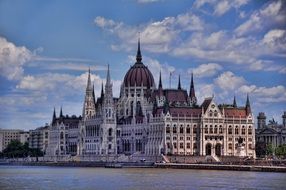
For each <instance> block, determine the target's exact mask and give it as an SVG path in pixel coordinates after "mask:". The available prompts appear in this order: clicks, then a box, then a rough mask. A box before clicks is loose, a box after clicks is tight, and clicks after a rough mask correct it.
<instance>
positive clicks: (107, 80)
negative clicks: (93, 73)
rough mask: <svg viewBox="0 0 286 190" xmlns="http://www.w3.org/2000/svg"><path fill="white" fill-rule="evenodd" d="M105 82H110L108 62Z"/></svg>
mask: <svg viewBox="0 0 286 190" xmlns="http://www.w3.org/2000/svg"><path fill="white" fill-rule="evenodd" d="M106 84H111V80H110V71H109V64H108V65H107V75H106Z"/></svg>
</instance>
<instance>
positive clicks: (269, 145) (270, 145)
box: [266, 144, 275, 156]
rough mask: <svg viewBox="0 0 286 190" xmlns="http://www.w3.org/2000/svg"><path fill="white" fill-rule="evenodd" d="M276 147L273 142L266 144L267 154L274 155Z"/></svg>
mask: <svg viewBox="0 0 286 190" xmlns="http://www.w3.org/2000/svg"><path fill="white" fill-rule="evenodd" d="M274 150H275V149H274V148H273V146H272V144H268V145H267V146H266V154H267V155H268V156H269V155H273V153H274Z"/></svg>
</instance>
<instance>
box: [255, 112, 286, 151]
mask: <svg viewBox="0 0 286 190" xmlns="http://www.w3.org/2000/svg"><path fill="white" fill-rule="evenodd" d="M255 133H256V141H257V142H264V143H266V144H271V145H272V146H273V147H277V146H279V145H282V144H286V112H284V114H283V115H282V124H278V123H277V122H276V121H275V120H274V119H272V120H269V122H268V124H266V116H265V113H263V112H260V113H259V114H258V116H257V129H256V132H255Z"/></svg>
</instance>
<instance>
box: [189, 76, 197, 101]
mask: <svg viewBox="0 0 286 190" xmlns="http://www.w3.org/2000/svg"><path fill="white" fill-rule="evenodd" d="M189 100H190V104H191V105H192V106H194V105H196V104H197V98H196V94H195V86H194V75H193V73H192V78H191V85H190V93H189Z"/></svg>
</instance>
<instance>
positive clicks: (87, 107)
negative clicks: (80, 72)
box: [82, 68, 95, 120]
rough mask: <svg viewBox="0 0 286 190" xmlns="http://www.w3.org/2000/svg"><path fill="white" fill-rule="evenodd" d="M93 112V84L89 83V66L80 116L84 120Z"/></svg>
mask: <svg viewBox="0 0 286 190" xmlns="http://www.w3.org/2000/svg"><path fill="white" fill-rule="evenodd" d="M94 114H95V96H94V84H92V83H91V78H90V68H88V78H87V85H86V91H85V98H84V103H83V110H82V118H83V119H84V120H86V119H87V118H88V117H90V116H93V115H94Z"/></svg>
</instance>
